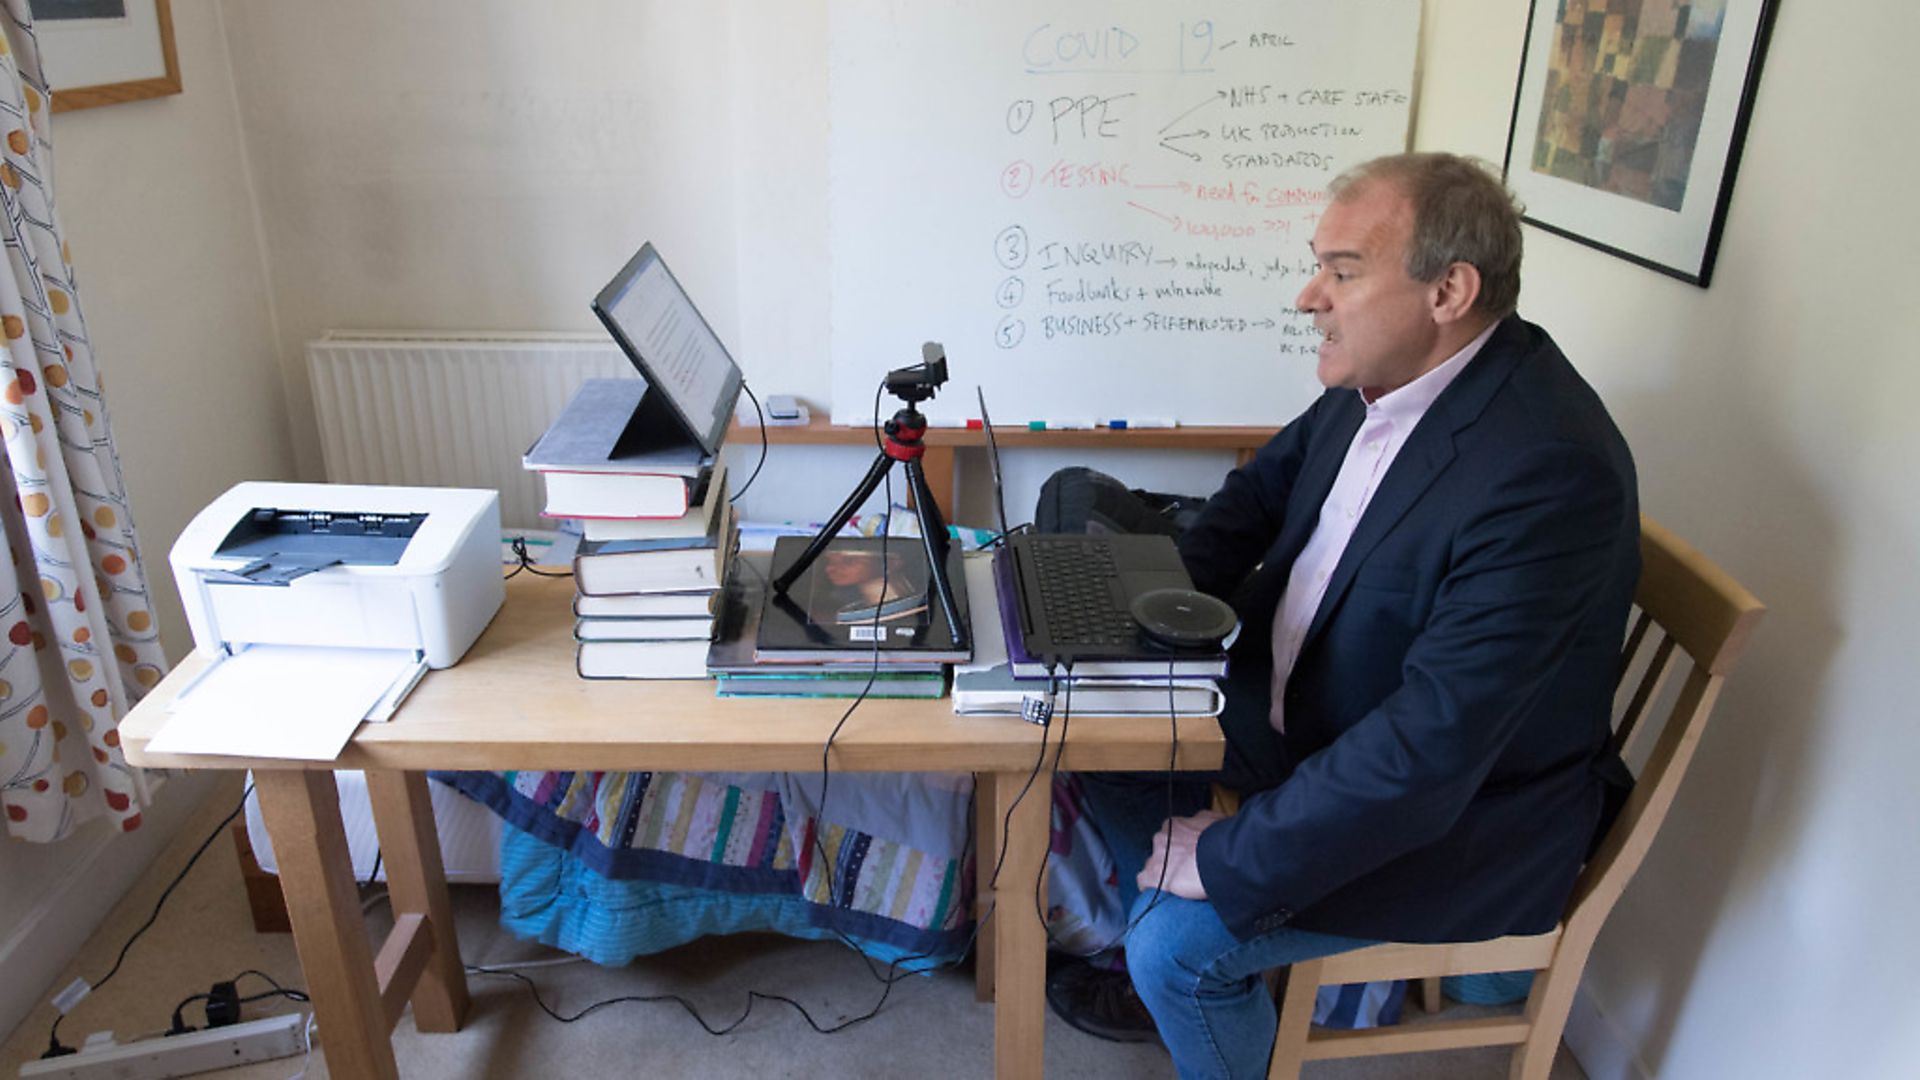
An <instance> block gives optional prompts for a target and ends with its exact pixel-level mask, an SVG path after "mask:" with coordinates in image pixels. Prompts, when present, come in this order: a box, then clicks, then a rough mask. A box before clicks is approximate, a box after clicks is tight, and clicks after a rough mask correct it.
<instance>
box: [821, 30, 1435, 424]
mask: <svg viewBox="0 0 1920 1080" xmlns="http://www.w3.org/2000/svg"><path fill="white" fill-rule="evenodd" d="M1419 25H1420V4H1419V0H1259V2H1252V0H1228V2H1214V3H1208V4H1167V3H1154V2H1150V0H1127V2H1122V3H1087V2H1061V0H1041V2H1039V3H1034V4H1024V3H1011V2H1004V0H984V2H983V0H975V2H972V3H961V2H957V0H914V2H911V3H908V2H902V0H895V2H887V0H835V2H834V3H833V4H832V6H831V9H830V28H829V34H828V40H829V42H830V45H829V51H830V63H831V72H830V78H829V94H830V99H829V110H830V118H831V124H832V131H831V137H830V139H829V144H830V150H829V156H830V170H831V171H830V193H829V213H830V214H831V218H830V222H829V231H828V235H829V237H830V239H829V254H830V260H831V262H830V266H831V269H830V274H831V289H832V301H831V304H832V316H831V326H830V335H831V337H830V343H831V350H832V369H833V375H832V387H833V419H834V422H835V423H842V424H858V423H866V422H869V421H870V419H871V417H872V415H873V409H874V391H875V387H876V384H877V383H878V381H879V380H880V378H881V377H882V376H883V375H884V374H885V373H886V371H888V370H889V369H892V368H898V367H903V366H906V365H908V364H912V363H916V362H918V360H919V358H920V344H921V342H923V341H928V340H932V341H939V342H941V343H942V344H944V345H945V346H946V350H947V355H948V358H949V368H950V373H951V380H952V381H951V382H950V383H949V384H948V386H947V388H946V389H945V390H943V391H942V392H941V394H940V396H939V397H937V398H936V399H935V400H934V401H932V402H930V403H928V404H927V405H925V406H923V409H924V410H925V412H926V413H927V415H928V417H929V418H930V419H931V420H932V421H933V422H934V423H936V424H957V423H962V422H964V421H965V420H966V419H968V418H971V417H974V416H976V415H977V413H978V408H977V406H976V405H975V402H974V393H973V387H974V385H976V384H978V385H980V386H981V387H982V388H983V389H984V390H985V392H986V396H987V402H988V406H989V407H990V408H991V409H992V411H993V418H994V422H995V423H996V424H1004V423H1024V422H1030V421H1034V420H1043V421H1048V422H1051V423H1055V424H1061V423H1066V424H1083V423H1100V422H1105V421H1107V420H1110V419H1113V418H1129V419H1133V420H1135V421H1141V420H1158V421H1177V422H1179V423H1182V424H1195V423H1209V424H1253V423H1274V422H1277V421H1281V420H1284V419H1286V418H1289V417H1291V416H1292V415H1293V414H1294V413H1296V412H1297V411H1299V410H1300V409H1301V408H1304V407H1305V406H1306V405H1307V404H1309V403H1310V402H1311V401H1312V400H1313V398H1314V396H1315V395H1316V394H1318V393H1319V389H1320V388H1319V384H1318V383H1317V382H1316V381H1315V379H1314V375H1313V367H1314V365H1313V359H1314V353H1315V350H1316V347H1317V344H1318V336H1317V335H1316V334H1315V333H1314V331H1313V329H1312V323H1311V320H1310V319H1308V318H1305V317H1303V316H1301V315H1299V314H1298V313H1297V312H1295V311H1294V310H1293V301H1294V297H1295V296H1296V295H1297V294H1298V293H1299V290H1300V288H1301V287H1302V286H1303V285H1304V284H1305V283H1306V279H1307V276H1308V275H1310V274H1311V272H1312V265H1313V261H1312V255H1311V253H1310V251H1309V248H1308V241H1309V240H1310V239H1311V238H1312V235H1313V227H1314V223H1315V221H1316V220H1317V219H1318V217H1319V213H1320V210H1321V208H1322V207H1323V206H1324V205H1325V202H1326V185H1327V182H1328V181H1329V180H1331V179H1332V178H1333V177H1334V176H1335V175H1337V174H1338V173H1339V172H1340V171H1341V170H1343V169H1345V168H1347V167H1348V166H1351V165H1354V164H1357V163H1359V162H1361V161H1364V160H1366V159H1368V158H1372V157H1376V156H1378V155H1381V154H1389V153H1395V152H1398V151H1401V150H1404V149H1405V148H1406V145H1407V133H1408V124H1409V118H1410V116H1411V104H1412V94H1413V75H1414V55H1415V50H1416V48H1417V45H1418V38H1419ZM896 406H897V402H895V401H893V399H891V398H883V399H882V401H881V410H882V412H883V414H885V413H890V412H891V411H892V410H893V409H894V408H895V407H896Z"/></svg>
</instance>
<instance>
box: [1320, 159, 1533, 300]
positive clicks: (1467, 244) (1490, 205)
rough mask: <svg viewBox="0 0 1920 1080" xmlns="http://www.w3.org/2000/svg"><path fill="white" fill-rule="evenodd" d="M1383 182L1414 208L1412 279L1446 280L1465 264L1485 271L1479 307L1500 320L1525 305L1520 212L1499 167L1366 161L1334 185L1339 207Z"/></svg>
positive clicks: (1460, 162) (1410, 255)
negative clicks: (1456, 266)
mask: <svg viewBox="0 0 1920 1080" xmlns="http://www.w3.org/2000/svg"><path fill="white" fill-rule="evenodd" d="M1376 183H1388V184H1392V185H1393V186H1394V187H1396V188H1398V189H1399V190H1400V191H1401V193H1402V194H1404V195H1406V196H1407V199H1408V201H1410V202H1411V203H1412V204H1413V238H1412V239H1411V240H1409V241H1408V242H1407V276H1408V277H1411V278H1413V279H1414V280H1415V281H1426V282H1432V281H1438V280H1440V278H1441V276H1442V275H1444V274H1445V273H1446V272H1447V267H1449V266H1452V265H1453V264H1454V263H1457V262H1461V263H1466V264H1467V265H1469V266H1471V267H1473V268H1474V269H1475V270H1478V271H1479V272H1480V295H1479V297H1478V299H1476V300H1475V301H1474V307H1475V308H1476V309H1478V310H1480V311H1482V312H1485V313H1486V314H1489V315H1492V316H1494V317H1495V318H1503V317H1505V316H1507V315H1510V314H1512V313H1513V309H1514V308H1515V307H1517V306H1518V305H1519V302H1520V244H1521V242H1520V206H1519V204H1518V203H1517V202H1516V201H1515V200H1514V197H1513V193H1512V192H1510V191H1508V190H1507V187H1506V185H1505V184H1503V183H1501V182H1500V177H1499V174H1498V173H1496V172H1495V171H1494V168H1493V166H1492V165H1490V164H1488V163H1487V162H1485V161H1482V160H1480V159H1479V158H1470V157H1462V156H1460V155H1458V154H1442V153H1424V154H1394V155H1391V156H1389V157H1382V158H1375V159H1373V160H1372V161H1368V162H1363V163H1361V164H1359V165H1355V166H1354V167H1353V168H1351V169H1348V170H1347V171H1346V172H1344V173H1341V174H1340V176H1338V177H1337V178H1335V180H1334V181H1333V183H1332V184H1331V185H1329V186H1328V190H1329V191H1331V192H1332V193H1333V197H1334V200H1335V201H1336V202H1337V201H1339V200H1341V199H1343V198H1345V197H1347V196H1349V195H1353V194H1358V193H1359V191H1360V189H1362V188H1365V187H1369V186H1371V185H1373V184H1376Z"/></svg>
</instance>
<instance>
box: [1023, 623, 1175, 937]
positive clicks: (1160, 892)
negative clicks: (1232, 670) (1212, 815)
mask: <svg viewBox="0 0 1920 1080" xmlns="http://www.w3.org/2000/svg"><path fill="white" fill-rule="evenodd" d="M1066 670H1067V698H1066V701H1065V702H1064V703H1063V708H1064V709H1065V712H1063V713H1062V714H1061V717H1060V746H1059V748H1058V749H1057V750H1055V752H1054V756H1053V766H1054V772H1055V773H1058V772H1059V769H1060V755H1061V754H1063V753H1065V752H1066V746H1067V729H1068V727H1069V726H1070V725H1071V724H1072V723H1073V665H1072V664H1068V665H1067V666H1066ZM1048 676H1049V678H1051V676H1052V669H1051V668H1049V669H1048ZM1174 678H1175V676H1174V660H1173V658H1172V657H1169V658H1168V659H1167V726H1168V731H1169V739H1168V751H1167V811H1166V816H1165V817H1164V818H1163V819H1162V821H1163V824H1162V825H1161V829H1160V831H1164V832H1166V834H1167V842H1168V844H1169V845H1171V844H1172V842H1173V829H1172V823H1173V791H1174V780H1173V776H1174V772H1175V771H1176V769H1177V768H1178V766H1179V763H1180V715H1179V713H1178V711H1177V710H1176V699H1175V698H1174V691H1175V690H1176V688H1177V687H1176V684H1175V682H1174ZM1049 715H1051V712H1049ZM1041 741H1042V743H1043V744H1044V742H1045V736H1044V735H1043V736H1042V740H1041ZM1043 752H1044V750H1043ZM1001 831H1002V832H1003V833H1004V832H1005V829H1004V828H1003V829H1002V830H1001ZM1045 883H1046V863H1045V862H1042V863H1041V865H1040V870H1039V871H1038V872H1037V873H1035V874H1034V878H1033V910H1034V913H1035V914H1036V915H1038V916H1039V917H1040V929H1041V931H1042V932H1043V933H1045V934H1046V937H1047V947H1048V948H1052V947H1053V946H1055V945H1058V944H1059V941H1058V940H1057V939H1055V938H1054V936H1053V928H1052V927H1051V926H1049V925H1047V918H1046V906H1045V902H1044V900H1043V894H1044V891H1045ZM1166 886H1167V860H1166V859H1164V858H1163V859H1161V860H1160V879H1159V880H1158V881H1157V882H1155V883H1154V887H1153V892H1154V895H1153V898H1152V899H1151V900H1148V901H1147V906H1146V907H1144V908H1141V909H1140V914H1138V915H1136V916H1134V917H1133V918H1132V919H1130V920H1128V922H1127V925H1126V926H1125V927H1123V928H1122V929H1121V931H1120V933H1119V934H1118V935H1117V936H1116V937H1115V938H1114V939H1113V940H1112V941H1109V942H1107V943H1106V944H1105V945H1102V946H1100V947H1099V948H1097V949H1095V950H1093V951H1092V952H1091V953H1089V954H1088V955H1089V956H1099V955H1102V954H1103V953H1108V952H1112V951H1113V950H1114V949H1117V948H1119V947H1121V946H1122V945H1125V944H1126V941H1127V935H1129V934H1131V933H1133V928H1134V927H1136V926H1139V925H1140V920H1142V919H1144V918H1146V917H1147V914H1148V913H1149V912H1151V911H1152V910H1153V909H1154V908H1156V907H1158V906H1159V904H1160V901H1161V900H1162V899H1164V898H1165V897H1166V895H1167V892H1166Z"/></svg>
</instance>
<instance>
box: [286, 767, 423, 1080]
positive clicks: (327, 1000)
mask: <svg viewBox="0 0 1920 1080" xmlns="http://www.w3.org/2000/svg"><path fill="white" fill-rule="evenodd" d="M253 775H254V784H255V786H256V787H257V788H258V790H259V792H260V813H261V815H262V816H264V817H265V818H266V822H267V833H268V835H270V836H272V837H273V850H274V854H275V855H276V856H278V858H279V862H280V885H281V888H282V889H283V890H284V891H285V893H286V897H287V914H288V916H289V917H290V918H291V920H292V922H293V943H294V947H295V948H296V949H298V950H299V953H300V969H301V971H302V973H303V974H304V975H305V976H306V983H307V993H308V994H310V995H312V998H313V1011H314V1013H315V1014H316V1015H317V1016H318V1017H319V1021H320V1044H321V1045H322V1046H323V1047H325V1048H326V1053H327V1071H328V1072H329V1073H330V1074H331V1075H334V1076H353V1077H367V1078H369V1080H388V1078H391V1080H399V1076H400V1071H399V1069H398V1067H397V1066H396V1065H395V1064H394V1060H393V1044H392V1042H390V1041H389V1040H388V1037H387V1032H388V1026H387V1022H386V1017H385V1015H384V1013H383V1011H382V1009H381V1005H380V984H379V980H378V979H377V978H375V976H374V972H373V950H372V949H371V948H370V947H369V946H368V945H367V934H366V928H365V924H364V921H363V919H362V918H361V914H360V895H359V892H358V890H357V889H356V888H355V885H354V880H353V859H352V857H351V856H350V855H348V853H347V834H346V830H345V829H344V828H342V826H341V824H340V792H339V789H338V788H336V787H335V786H334V782H333V774H332V773H331V772H326V771H324V770H305V769H260V770H256V771H255V772H254V774H253Z"/></svg>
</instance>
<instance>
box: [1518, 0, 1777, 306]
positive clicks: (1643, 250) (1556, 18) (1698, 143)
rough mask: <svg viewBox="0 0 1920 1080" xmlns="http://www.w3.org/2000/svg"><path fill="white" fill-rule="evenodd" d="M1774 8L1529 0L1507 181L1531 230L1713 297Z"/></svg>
mask: <svg viewBox="0 0 1920 1080" xmlns="http://www.w3.org/2000/svg"><path fill="white" fill-rule="evenodd" d="M1775 2H1776V0H1531V3H1532V8H1531V12H1530V14H1529V15H1528V17H1527V39H1526V47H1525V51H1524V52H1523V53H1522V57H1521V61H1520V86H1519V90H1518V92H1517V93H1516V94H1515V95H1514V105H1513V120H1512V125H1511V127H1510V128H1509V130H1508V136H1507V158H1506V178H1507V185H1508V186H1509V187H1511V188H1512V189H1513V191H1514V193H1515V194H1516V195H1518V196H1519V197H1520V201H1521V202H1522V203H1523V204H1524V205H1525V207H1526V215H1525V216H1526V220H1527V221H1528V222H1529V223H1530V224H1533V225H1536V226H1538V227H1540V228H1542V229H1545V230H1547V231H1548V232H1551V233H1555V234H1557V235H1560V236H1564V237H1567V238H1569V239H1571V240H1576V241H1578V242H1580V243H1583V244H1587V245H1589V246H1592V247H1596V248H1599V249H1600V250H1602V251H1606V252H1609V253H1611V254H1614V255H1618V256H1619V257H1621V258H1623V259H1626V260H1628V261H1630V262H1633V263H1637V264H1639V265H1641V266H1644V267H1646V268H1648V269H1650V270H1657V271H1659V272H1660V273H1663V274H1669V275H1671V276H1673V277H1677V278H1679V279H1681V280H1682V281H1688V282H1691V283H1693V284H1695V285H1699V286H1701V287H1702V288H1704V287H1706V285H1707V283H1708V280H1709V279H1710V278H1711V276H1712V274H1713V260H1714V255H1715V252H1716V250H1717V249H1718V247H1719V244H1720V230H1721V226H1722V225H1723V224H1724V222H1725V220H1726V214H1727V203H1728V200H1729V199H1730V197H1731V196H1732V193H1733V177H1734V172H1735V170H1736V169H1737V167H1738V166H1739V163H1740V145H1741V143H1742V141H1743V140H1744V139H1745V138H1746V131H1747V121H1748V118H1749V116H1750V114H1751V112H1752V109H1753V98H1754V90H1755V87H1756V86H1757V85H1758V83H1759V79H1760V61H1761V58H1762V57H1763V56H1764V54H1765V53H1766V48H1767V37H1768V34H1769V32H1770V31H1771V29H1772V24H1773V12H1774V6H1775Z"/></svg>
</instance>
